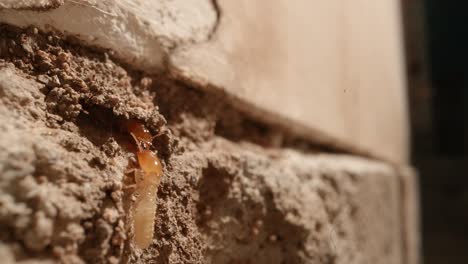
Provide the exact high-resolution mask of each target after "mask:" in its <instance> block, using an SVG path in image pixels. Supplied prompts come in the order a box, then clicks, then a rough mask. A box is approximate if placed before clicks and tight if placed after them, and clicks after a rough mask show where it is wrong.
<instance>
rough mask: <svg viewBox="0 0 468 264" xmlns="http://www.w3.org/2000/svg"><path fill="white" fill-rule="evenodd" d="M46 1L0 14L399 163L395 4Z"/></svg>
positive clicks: (312, 137) (265, 118)
mask: <svg viewBox="0 0 468 264" xmlns="http://www.w3.org/2000/svg"><path fill="white" fill-rule="evenodd" d="M0 2H1V1H0ZM50 3H51V2H50V1H45V2H44V1H37V0H29V1H28V0H24V1H21V2H20V4H21V6H22V8H21V9H19V10H18V9H13V8H9V9H1V8H0V22H3V23H8V24H12V25H16V26H19V27H27V26H30V25H34V26H36V27H38V28H39V29H41V30H43V31H48V32H50V31H54V30H56V31H60V32H66V34H67V35H69V36H74V37H75V38H77V39H79V40H80V41H81V42H82V43H85V44H86V45H92V46H99V47H102V48H106V49H109V50H111V52H112V54H113V57H116V58H119V59H120V60H123V61H125V62H126V63H128V64H131V65H132V67H136V68H138V69H143V70H145V71H148V72H155V71H162V70H167V71H171V72H172V73H173V74H174V75H175V74H177V75H178V76H179V79H182V78H185V79H189V80H190V81H196V82H197V83H204V84H206V85H203V87H202V88H205V89H207V90H209V91H215V92H223V93H225V94H226V95H228V97H229V99H230V100H232V101H233V102H235V103H236V106H237V108H239V109H241V110H243V111H244V112H245V113H248V114H249V115H251V116H253V117H254V118H255V119H256V120H261V121H262V122H268V123H269V124H272V125H275V126H283V128H284V129H288V130H290V131H292V132H293V133H295V134H297V135H301V136H302V137H304V138H307V139H308V140H309V141H313V142H315V143H319V144H326V145H328V146H332V147H333V148H334V149H336V150H337V151H340V152H343V151H347V152H352V153H354V154H356V155H361V156H363V155H365V156H369V157H374V158H378V159H384V160H387V161H391V162H393V163H397V164H406V163H407V162H408V159H407V154H408V149H407V147H408V138H407V137H408V131H407V128H408V125H407V109H406V108H407V107H406V92H405V85H404V75H403V57H402V54H403V53H402V47H401V36H400V35H401V34H400V21H399V12H400V9H399V3H400V1H398V0H389V1H372V0H358V1H351V2H350V1H346V0H329V1H321V2H311V1H308V0H297V1H293V2H291V1H281V0H272V1H269V2H268V5H266V4H265V2H264V1H261V0H253V1H252V0H237V1H231V0H157V1H153V0H132V1H129V0H99V1H96V0H70V1H55V2H52V3H56V4H55V5H53V6H52V5H51V4H50ZM28 4H29V5H30V6H29V7H28ZM40 5H43V7H42V8H39V7H40ZM38 6H39V7H38ZM7 7H8V5H7ZM10 7H18V6H17V5H16V4H15V5H12V4H11V6H10ZM25 9H26V10H25ZM70 18H73V19H70ZM198 88H200V87H198ZM278 105H281V108H278ZM382 138H385V140H382Z"/></svg>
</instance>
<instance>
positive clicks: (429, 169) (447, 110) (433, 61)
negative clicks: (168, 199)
mask: <svg viewBox="0 0 468 264" xmlns="http://www.w3.org/2000/svg"><path fill="white" fill-rule="evenodd" d="M402 6H403V17H404V24H405V36H406V54H407V71H408V89H409V95H410V96H409V98H410V112H411V126H412V163H413V165H414V166H415V167H416V168H417V169H418V171H419V174H420V192H421V209H422V215H421V224H422V228H421V229H422V230H421V231H422V246H423V258H424V263H426V264H436V263H437V264H440V263H468V177H467V176H468V158H467V150H468V140H467V136H468V133H467V131H468V130H467V126H468V123H467V122H466V121H467V116H468V2H464V1H448V0H403V1H402Z"/></svg>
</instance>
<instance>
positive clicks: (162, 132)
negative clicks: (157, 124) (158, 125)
mask: <svg viewBox="0 0 468 264" xmlns="http://www.w3.org/2000/svg"><path fill="white" fill-rule="evenodd" d="M163 134H164V131H163V130H159V131H158V133H157V134H156V135H154V136H153V137H152V138H151V141H153V140H154V139H155V138H157V137H160V136H162V135H163Z"/></svg>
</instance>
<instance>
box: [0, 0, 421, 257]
mask: <svg viewBox="0 0 468 264" xmlns="http://www.w3.org/2000/svg"><path fill="white" fill-rule="evenodd" d="M374 2H375V1H358V2H354V3H353V4H350V3H347V2H345V1H329V2H326V3H321V4H319V5H317V6H311V4H310V2H307V1H296V2H294V3H288V4H286V3H283V2H281V1H273V2H271V3H269V5H268V6H264V5H262V4H260V2H259V1H239V2H236V4H235V5H234V4H233V3H234V2H232V1H208V0H193V1H182V0H181V1H163V0H161V1H157V2H153V1H124V0H120V1H96V2H95V1H82V0H80V1H65V2H62V1H21V2H16V1H2V3H1V7H2V8H3V9H1V10H0V21H1V22H3V23H5V24H3V25H1V26H0V36H1V38H0V41H1V42H0V99H1V101H0V119H1V120H2V122H1V126H0V129H1V131H2V134H3V135H4V137H2V139H1V141H0V149H1V153H2V154H1V155H2V156H0V165H1V166H0V173H1V174H2V175H5V176H4V177H3V178H2V179H1V181H0V183H1V184H0V188H1V189H2V192H1V193H2V195H1V196H0V204H1V205H2V207H1V211H0V223H1V224H2V225H1V226H2V228H1V229H0V230H1V236H0V240H1V241H2V243H1V244H0V254H2V255H3V256H4V259H6V260H7V261H9V262H12V263H13V262H21V261H23V260H24V261H44V262H46V263H47V262H55V261H57V260H59V261H62V262H72V263H82V262H89V263H106V262H111V263H118V262H124V263H138V262H145V263H146V262H151V261H156V262H163V263H284V262H286V263H417V262H418V252H419V249H418V231H417V221H418V220H417V219H418V218H417V215H418V214H417V204H416V200H417V199H416V195H417V183H416V180H415V175H414V173H413V172H412V171H411V169H409V168H408V164H407V152H408V150H407V143H408V142H407V131H406V130H407V124H406V122H407V121H406V101H405V90H404V84H403V74H402V72H403V68H402V65H401V64H402V63H401V61H402V54H401V53H402V52H401V47H400V33H399V31H400V30H399V28H400V27H399V16H398V10H399V9H398V5H397V3H396V2H393V1H387V2H385V3H384V2H379V3H377V2H375V3H374ZM363 10H366V11H368V12H363ZM70 18H73V19H70ZM369 21H372V23H369ZM129 118H132V119H138V120H140V121H141V122H143V123H144V124H145V125H146V126H147V127H148V128H149V129H150V131H151V132H152V133H153V134H157V133H159V134H161V135H160V136H159V137H157V138H156V139H155V140H154V142H153V143H154V148H153V149H152V150H154V151H157V152H158V155H159V156H160V158H161V160H162V163H163V167H164V176H163V180H162V183H161V186H160V187H159V188H158V195H157V197H158V198H157V200H156V202H157V205H158V209H157V211H156V214H155V215H156V222H155V225H154V227H155V231H154V234H153V235H154V239H153V240H152V243H151V245H150V247H149V248H148V249H145V250H141V249H138V248H136V247H135V245H134V243H133V240H132V237H133V231H134V230H133V228H134V227H133V225H132V221H133V219H132V216H131V211H132V208H133V206H135V204H134V193H133V190H132V188H131V184H132V182H133V181H134V180H133V178H132V177H131V175H129V174H128V173H126V171H128V169H130V168H136V169H138V164H136V163H135V149H134V147H133V148H132V138H131V137H129V135H128V133H125V131H123V130H122V124H123V123H124V122H125V120H127V119H129ZM132 197H133V198H132Z"/></svg>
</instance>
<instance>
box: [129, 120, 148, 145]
mask: <svg viewBox="0 0 468 264" xmlns="http://www.w3.org/2000/svg"><path fill="white" fill-rule="evenodd" d="M125 125H126V128H127V130H128V132H130V134H131V135H132V137H133V138H134V139H135V142H136V143H137V146H138V148H139V149H149V147H150V146H151V144H152V142H153V136H152V135H151V133H150V131H149V130H148V129H147V128H146V127H145V126H144V125H143V124H142V123H141V122H140V121H138V120H135V119H130V120H128V121H126V123H125Z"/></svg>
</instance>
